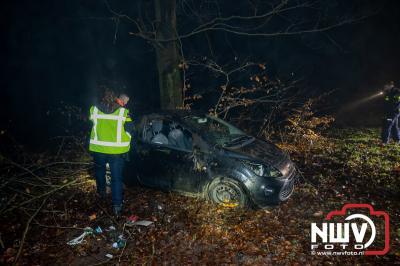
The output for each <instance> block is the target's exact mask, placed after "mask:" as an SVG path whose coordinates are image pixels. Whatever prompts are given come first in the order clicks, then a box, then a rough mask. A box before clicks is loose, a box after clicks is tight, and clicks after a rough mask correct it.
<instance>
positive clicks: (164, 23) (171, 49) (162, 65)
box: [154, 0, 183, 109]
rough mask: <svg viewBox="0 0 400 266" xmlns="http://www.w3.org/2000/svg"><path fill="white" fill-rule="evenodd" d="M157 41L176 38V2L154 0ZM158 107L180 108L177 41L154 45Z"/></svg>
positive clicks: (180, 85)
mask: <svg viewBox="0 0 400 266" xmlns="http://www.w3.org/2000/svg"><path fill="white" fill-rule="evenodd" d="M154 1H155V15H156V21H157V32H156V37H157V39H161V40H162V39H173V38H175V37H176V12H175V11H176V0H154ZM156 53H157V67H158V79H159V86H160V106H161V108H162V109H175V108H177V107H182V104H183V100H182V79H181V73H180V69H179V63H180V59H181V58H180V53H179V46H178V42H177V41H167V42H163V41H161V42H158V43H157V44H156Z"/></svg>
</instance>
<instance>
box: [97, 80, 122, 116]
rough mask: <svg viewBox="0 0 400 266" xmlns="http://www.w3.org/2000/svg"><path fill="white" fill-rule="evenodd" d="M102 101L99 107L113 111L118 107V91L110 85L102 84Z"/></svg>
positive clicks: (106, 110)
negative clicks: (109, 86)
mask: <svg viewBox="0 0 400 266" xmlns="http://www.w3.org/2000/svg"><path fill="white" fill-rule="evenodd" d="M99 98H100V102H99V104H100V105H99V107H100V109H101V110H102V111H104V112H107V113H108V112H113V111H114V110H115V109H116V108H118V104H117V103H116V101H115V100H116V99H117V96H116V93H115V92H114V91H113V90H111V89H110V88H108V87H105V86H102V87H100V97H99Z"/></svg>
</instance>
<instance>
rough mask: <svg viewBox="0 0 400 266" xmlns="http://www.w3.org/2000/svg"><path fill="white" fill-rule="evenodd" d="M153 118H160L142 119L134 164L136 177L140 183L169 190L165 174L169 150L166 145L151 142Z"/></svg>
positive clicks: (167, 176) (167, 169)
mask: <svg viewBox="0 0 400 266" xmlns="http://www.w3.org/2000/svg"><path fill="white" fill-rule="evenodd" d="M154 120H158V121H159V120H160V118H157V119H153V118H151V117H147V118H145V119H144V121H142V128H141V129H140V133H139V135H140V137H139V139H138V143H137V151H136V156H135V159H134V160H135V162H134V165H135V166H136V167H137V168H136V172H137V179H138V181H139V183H140V184H142V185H145V186H149V187H154V188H158V189H162V190H169V189H170V180H169V179H168V178H169V175H168V174H167V172H168V171H169V168H168V167H167V165H166V161H168V156H169V154H170V153H171V152H170V149H169V148H168V146H166V145H162V144H160V143H153V142H152V137H154V135H155V133H154V132H152V123H153V121H154ZM160 132H161V131H160ZM160 132H159V133H160Z"/></svg>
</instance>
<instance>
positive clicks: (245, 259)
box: [0, 129, 400, 266]
mask: <svg viewBox="0 0 400 266" xmlns="http://www.w3.org/2000/svg"><path fill="white" fill-rule="evenodd" d="M67 142H68V141H64V139H63V149H67V146H68V145H69V144H67ZM280 146H281V147H282V148H284V149H286V150H288V151H289V152H290V154H291V157H292V159H293V160H294V161H295V162H296V163H297V166H298V168H299V169H300V171H301V173H302V176H301V177H300V178H299V182H298V183H297V185H296V189H295V191H294V193H293V195H292V197H291V198H290V199H289V200H288V201H287V202H284V203H282V204H281V205H279V206H277V207H274V208H270V209H268V210H240V209H232V208H227V207H222V206H215V205H212V204H210V203H208V202H206V201H204V200H202V199H196V198H189V197H185V196H181V195H178V194H176V193H164V192H160V191H156V190H151V189H147V188H142V187H134V188H129V189H126V193H125V199H126V204H125V210H124V217H122V218H121V219H119V220H115V219H114V218H113V217H112V216H110V215H109V214H110V213H111V210H110V206H109V205H110V202H106V203H102V202H100V201H98V200H97V199H96V197H95V196H94V189H95V183H94V181H93V179H92V178H91V176H92V173H91V164H90V158H89V157H88V156H87V154H85V152H84V149H82V152H80V151H78V152H77V151H75V152H70V153H68V156H67V157H66V158H64V157H63V156H64V155H61V154H60V152H59V151H60V150H61V146H60V149H58V152H57V154H53V155H52V156H50V157H51V159H49V155H48V154H47V155H45V154H41V155H31V156H28V157H19V158H13V159H10V158H6V157H5V156H2V157H1V162H2V164H1V165H2V166H1V172H0V176H1V180H2V181H1V182H0V191H1V199H0V264H5V265H8V264H14V263H15V261H16V260H18V261H17V263H16V264H17V265H85V266H88V265H102V264H103V265H116V264H119V265H188V264H190V265H365V264H370V265H393V264H397V265H399V264H400V242H399V239H400V220H399V216H400V204H399V200H398V199H399V194H400V180H399V179H400V145H399V144H390V145H386V146H382V145H381V143H380V140H379V131H378V130H376V129H346V130H343V129H342V130H338V129H337V130H331V131H330V132H329V136H328V137H327V140H326V142H324V144H323V145H316V144H314V145H303V146H302V147H300V146H297V145H289V144H281V145H280ZM346 203H368V204H371V205H372V206H373V207H374V209H375V210H382V211H385V212H387V213H388V214H389V216H390V250H389V253H388V254H386V255H383V256H328V255H311V248H310V246H311V237H310V234H311V233H310V228H311V223H317V224H320V223H322V222H323V221H324V219H325V217H326V215H327V214H328V213H329V212H330V211H333V210H340V209H341V208H342V207H343V205H344V204H346ZM130 215H136V216H138V217H139V220H150V221H152V222H153V224H152V225H149V226H126V225H125V226H124V223H125V222H126V218H127V217H128V216H130ZM97 226H100V228H102V231H103V232H102V233H99V234H96V233H94V234H89V235H87V236H86V237H85V239H84V241H83V242H82V243H81V244H77V245H75V246H70V245H68V244H67V242H68V241H70V240H71V239H73V238H76V237H77V236H79V235H81V234H82V233H83V232H84V228H85V227H91V228H92V229H95V228H96V227H97ZM110 226H114V227H115V230H112V228H111V229H110ZM380 229H382V225H381V226H377V231H378V233H377V237H376V243H374V244H373V245H374V247H376V248H382V247H383V239H384V237H383V233H382V231H381V230H380ZM119 235H122V236H123V238H124V239H126V245H125V246H121V247H120V248H114V247H112V244H113V243H114V242H115V241H117V240H118V236H119ZM107 254H108V256H109V257H106V255H107ZM110 255H112V258H111V256H110Z"/></svg>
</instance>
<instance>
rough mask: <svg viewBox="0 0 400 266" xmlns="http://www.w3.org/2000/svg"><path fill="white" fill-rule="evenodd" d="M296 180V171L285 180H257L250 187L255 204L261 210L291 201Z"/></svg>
mask: <svg viewBox="0 0 400 266" xmlns="http://www.w3.org/2000/svg"><path fill="white" fill-rule="evenodd" d="M296 178H297V172H296V171H294V172H293V173H291V174H290V176H288V177H286V178H284V179H273V178H261V177H259V178H257V179H256V180H255V182H253V184H252V185H251V187H249V191H250V194H251V198H252V201H253V203H254V204H255V205H256V206H257V207H259V208H265V207H269V206H271V205H277V204H279V203H280V202H281V201H285V200H287V199H289V198H290V196H291V195H292V193H293V190H294V184H295V180H296Z"/></svg>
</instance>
